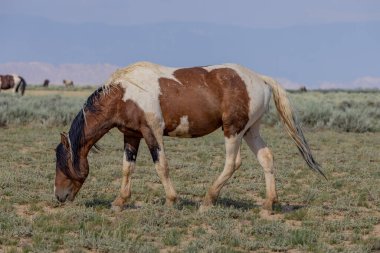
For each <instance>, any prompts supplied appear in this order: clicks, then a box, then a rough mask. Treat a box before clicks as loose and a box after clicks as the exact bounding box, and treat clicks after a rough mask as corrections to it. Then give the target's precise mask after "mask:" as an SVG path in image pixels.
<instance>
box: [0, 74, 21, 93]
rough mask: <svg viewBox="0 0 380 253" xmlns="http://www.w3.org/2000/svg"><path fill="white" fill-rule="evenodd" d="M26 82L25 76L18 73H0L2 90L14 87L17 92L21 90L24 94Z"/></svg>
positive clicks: (0, 88) (0, 87)
mask: <svg viewBox="0 0 380 253" xmlns="http://www.w3.org/2000/svg"><path fill="white" fill-rule="evenodd" d="M25 87H26V82H25V80H24V78H22V77H21V76H18V75H0V90H7V89H12V88H13V91H14V92H15V93H17V92H18V91H19V90H20V91H21V95H24V92H25Z"/></svg>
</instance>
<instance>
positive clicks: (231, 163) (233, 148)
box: [200, 135, 241, 211]
mask: <svg viewBox="0 0 380 253" xmlns="http://www.w3.org/2000/svg"><path fill="white" fill-rule="evenodd" d="M240 144H241V137H239V136H238V135H236V136H230V137H229V138H228V137H225V145H226V162H225V165H224V169H223V172H222V173H221V174H220V176H219V177H218V178H217V179H216V180H215V182H214V183H213V184H212V186H211V187H210V189H209V190H208V192H207V194H206V196H205V198H204V200H203V203H202V205H201V207H200V211H205V210H207V209H208V207H210V206H211V205H213V204H214V202H215V200H216V198H217V197H218V195H219V193H220V190H221V189H222V187H223V186H224V185H225V183H226V182H227V180H228V179H229V178H230V177H231V176H232V175H233V173H234V172H235V171H236V170H237V169H238V168H239V167H240V164H241V158H240V154H239V153H240Z"/></svg>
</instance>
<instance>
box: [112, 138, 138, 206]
mask: <svg viewBox="0 0 380 253" xmlns="http://www.w3.org/2000/svg"><path fill="white" fill-rule="evenodd" d="M139 144H140V138H135V137H127V136H125V135H124V155H123V178H122V180H121V188H120V193H119V196H118V197H117V198H116V199H115V200H114V201H113V202H112V208H113V209H115V210H120V209H122V207H123V205H124V204H125V203H126V201H127V200H128V199H129V198H130V197H131V176H132V173H133V171H134V170H135V167H136V157H137V151H138V149H139Z"/></svg>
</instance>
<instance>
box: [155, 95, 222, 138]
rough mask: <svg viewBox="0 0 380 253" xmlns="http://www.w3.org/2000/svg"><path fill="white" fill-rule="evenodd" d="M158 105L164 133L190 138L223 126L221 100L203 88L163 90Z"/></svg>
mask: <svg viewBox="0 0 380 253" xmlns="http://www.w3.org/2000/svg"><path fill="white" fill-rule="evenodd" d="M160 106H161V111H162V116H163V119H164V122H165V129H164V135H166V136H172V137H182V138H193V137H200V136H204V135H207V134H209V133H211V132H213V131H215V130H216V129H218V128H219V127H220V126H221V125H222V115H221V110H220V102H219V101H218V100H217V99H216V98H215V97H214V96H213V94H211V93H210V92H208V91H206V90H204V89H185V90H183V91H182V92H176V93H173V94H167V93H163V94H162V95H161V96H160Z"/></svg>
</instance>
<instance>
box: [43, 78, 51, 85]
mask: <svg viewBox="0 0 380 253" xmlns="http://www.w3.org/2000/svg"><path fill="white" fill-rule="evenodd" d="M49 83H50V81H49V79H45V81H44V83H43V84H42V86H43V87H48V86H49Z"/></svg>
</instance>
